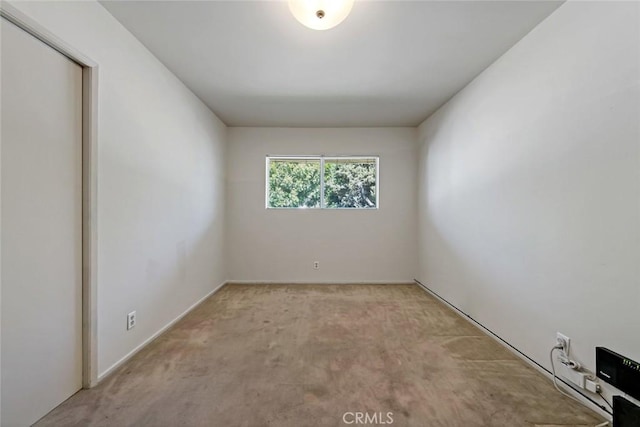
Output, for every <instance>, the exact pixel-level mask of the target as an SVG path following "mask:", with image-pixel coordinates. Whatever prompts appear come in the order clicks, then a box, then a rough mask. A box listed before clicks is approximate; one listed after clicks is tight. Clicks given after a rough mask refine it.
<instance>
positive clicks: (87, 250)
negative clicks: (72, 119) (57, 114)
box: [0, 1, 98, 388]
mask: <svg viewBox="0 0 640 427" xmlns="http://www.w3.org/2000/svg"><path fill="white" fill-rule="evenodd" d="M0 16H1V17H2V18H3V19H6V20H7V21H9V22H11V23H12V24H14V25H16V26H17V27H18V28H20V29H22V30H23V31H25V32H27V33H28V34H30V35H32V36H33V37H35V38H36V39H38V40H40V41H41V42H43V43H44V44H46V45H47V46H50V47H51V48H53V49H55V50H56V51H58V52H60V54H62V55H64V56H66V57H67V58H69V59H70V60H71V61H73V62H75V63H77V64H78V65H80V66H81V67H82V386H83V387H84V388H90V387H93V386H95V385H96V384H97V382H98V374H97V369H98V332H97V331H98V326H97V322H98V317H97V306H98V300H97V295H98V291H97V290H98V252H97V251H98V193H97V192H98V170H97V166H98V64H97V63H96V62H95V61H93V60H91V59H90V58H88V57H87V56H85V55H84V54H83V53H81V52H80V51H78V50H76V49H75V48H74V47H73V46H71V45H69V44H68V43H66V42H65V41H63V40H62V39H60V38H58V37H57V36H56V35H54V34H53V33H51V32H50V31H49V30H47V29H46V28H45V27H43V26H42V25H40V24H39V23H38V22H36V21H35V20H33V19H31V18H30V17H29V16H27V15H25V14H24V13H22V12H21V11H20V10H18V9H16V8H15V7H14V6H12V5H11V4H10V3H8V2H6V1H0Z"/></svg>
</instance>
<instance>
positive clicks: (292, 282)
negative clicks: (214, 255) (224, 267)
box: [227, 280, 415, 285]
mask: <svg viewBox="0 0 640 427" xmlns="http://www.w3.org/2000/svg"><path fill="white" fill-rule="evenodd" d="M227 284H229V285H413V284H415V282H414V281H413V280H229V281H227Z"/></svg>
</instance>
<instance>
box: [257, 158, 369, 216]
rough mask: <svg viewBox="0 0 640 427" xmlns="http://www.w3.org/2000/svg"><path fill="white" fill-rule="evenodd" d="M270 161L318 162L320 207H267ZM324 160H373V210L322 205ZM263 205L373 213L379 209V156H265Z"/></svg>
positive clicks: (295, 208)
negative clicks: (374, 197) (374, 182)
mask: <svg viewBox="0 0 640 427" xmlns="http://www.w3.org/2000/svg"><path fill="white" fill-rule="evenodd" d="M271 160H313V161H317V160H319V161H320V206H319V207H317V208H307V207H283V208H278V207H271V206H269V164H270V162H271ZM325 160H329V161H331V160H375V161H376V206H375V207H374V208H331V207H327V206H325V204H324V163H325ZM264 188H265V190H264V205H265V209H274V210H280V209H294V210H329V211H333V210H347V211H374V210H378V209H380V156H377V155H371V156H363V155H357V156H351V155H339V156H325V155H307V156H279V155H278V156H276V155H267V156H266V158H265V185H264Z"/></svg>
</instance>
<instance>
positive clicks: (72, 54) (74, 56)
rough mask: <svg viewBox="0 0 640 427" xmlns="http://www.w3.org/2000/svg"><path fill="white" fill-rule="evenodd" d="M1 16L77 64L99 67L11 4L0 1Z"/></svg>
mask: <svg viewBox="0 0 640 427" xmlns="http://www.w3.org/2000/svg"><path fill="white" fill-rule="evenodd" d="M0 16H2V17H3V18H5V19H6V20H7V21H9V22H11V23H13V24H15V25H17V26H18V27H20V28H22V29H23V30H24V31H26V32H27V33H29V34H31V35H32V36H34V37H35V38H37V39H38V40H40V41H41V42H43V43H44V44H46V45H48V46H51V47H52V48H54V49H55V50H57V51H58V52H60V53H61V54H63V55H64V56H66V57H67V58H69V59H70V60H72V61H73V62H77V63H78V64H79V65H81V66H82V67H97V66H98V64H97V63H96V62H95V61H93V60H91V59H90V58H89V57H87V56H85V55H84V54H83V53H82V52H80V51H79V50H77V49H76V48H74V47H73V46H71V45H70V44H68V43H67V42H65V41H64V40H62V39H61V38H59V37H58V36H56V35H55V34H53V33H52V32H51V31H49V30H47V29H46V28H45V27H43V26H42V25H40V24H39V23H38V22H36V21H35V20H33V19H31V18H30V17H29V16H27V15H25V14H24V13H22V12H21V11H20V10H18V9H16V8H15V7H14V6H12V5H11V4H10V3H9V2H7V1H0Z"/></svg>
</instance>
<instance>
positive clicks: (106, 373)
mask: <svg viewBox="0 0 640 427" xmlns="http://www.w3.org/2000/svg"><path fill="white" fill-rule="evenodd" d="M227 283H229V282H228V281H225V282H223V283H222V284H220V285H218V286H217V287H215V288H214V289H213V290H212V291H211V292H209V293H208V294H206V295H205V296H203V297H202V298H200V299H199V300H198V301H196V302H195V303H193V304H192V305H191V306H189V307H188V308H187V309H186V310H185V311H184V312H182V313H181V314H180V315H178V317H176V318H175V319H173V320H172V321H171V322H169V323H167V324H166V325H165V326H163V327H162V328H160V329H159V330H158V331H157V332H156V333H155V334H153V335H151V336H150V337H149V338H147V339H146V340H144V341H143V342H142V343H141V344H140V345H138V346H137V347H136V348H134V349H133V350H131V351H130V352H129V353H127V354H126V355H125V356H124V357H122V358H121V359H120V360H118V361H117V362H116V363H114V364H113V365H111V366H110V367H109V368H107V369H106V370H105V371H104V372H103V373H101V374H98V382H97V383H98V384H99V383H100V381H102V380H103V379H104V378H106V377H108V376H109V374H111V373H113V372H114V371H115V370H116V369H118V368H119V367H120V366H122V365H124V364H125V363H126V362H127V361H128V360H129V359H131V358H132V357H133V356H135V355H136V354H137V353H138V352H139V351H140V350H142V349H143V348H145V347H146V346H147V345H148V344H149V343H150V342H151V341H153V340H155V339H156V338H158V337H159V336H160V335H162V334H163V333H164V332H165V331H166V330H167V329H169V328H170V327H172V326H173V325H175V324H176V323H177V322H178V321H180V319H182V318H183V317H184V316H186V315H187V314H189V313H190V312H191V311H192V310H193V309H194V308H196V307H197V306H199V305H200V304H202V302H203V301H204V300H206V299H207V298H209V297H210V296H211V295H213V294H215V293H216V292H217V291H219V290H220V289H222V287H223V286H224V285H226V284H227ZM96 385H97V384H96Z"/></svg>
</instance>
